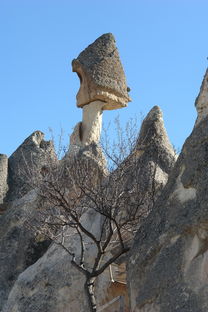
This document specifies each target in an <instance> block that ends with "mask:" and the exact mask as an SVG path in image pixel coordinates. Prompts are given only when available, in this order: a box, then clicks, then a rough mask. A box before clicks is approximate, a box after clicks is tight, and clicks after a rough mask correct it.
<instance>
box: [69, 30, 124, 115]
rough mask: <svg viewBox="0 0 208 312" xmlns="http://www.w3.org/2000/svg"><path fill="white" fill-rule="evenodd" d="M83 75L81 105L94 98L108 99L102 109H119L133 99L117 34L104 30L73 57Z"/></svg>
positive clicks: (76, 66)
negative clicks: (128, 89)
mask: <svg viewBox="0 0 208 312" xmlns="http://www.w3.org/2000/svg"><path fill="white" fill-rule="evenodd" d="M72 70H73V71H74V72H76V73H77V74H78V76H79V78H80V89H79V92H78V94H77V106H78V107H83V106H84V105H87V104H89V103H90V102H93V101H97V100H100V101H103V102H106V104H105V105H104V107H103V108H102V109H104V110H105V109H110V110H111V109H117V108H121V107H125V106H127V103H128V102H129V101H130V98H129V95H128V92H127V84H126V78H125V74H124V70H123V67H122V64H121V61H120V57H119V53H118V49H117V47H116V42H115V39H114V36H113V35H112V34H111V33H108V34H104V35H102V36H101V37H99V38H98V39H97V40H95V41H94V42H93V43H92V44H90V45H89V46H88V47H87V48H86V49H85V50H84V51H82V52H81V53H80V54H79V56H78V57H77V59H74V60H73V61H72Z"/></svg>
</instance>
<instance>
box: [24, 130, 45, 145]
mask: <svg viewBox="0 0 208 312" xmlns="http://www.w3.org/2000/svg"><path fill="white" fill-rule="evenodd" d="M44 136H45V135H44V133H43V132H42V131H39V130H37V131H34V132H33V133H32V134H31V135H30V136H29V137H28V138H27V139H26V140H25V141H24V142H23V143H22V144H30V143H31V144H35V145H38V146H39V145H40V144H41V142H42V141H43V139H44Z"/></svg>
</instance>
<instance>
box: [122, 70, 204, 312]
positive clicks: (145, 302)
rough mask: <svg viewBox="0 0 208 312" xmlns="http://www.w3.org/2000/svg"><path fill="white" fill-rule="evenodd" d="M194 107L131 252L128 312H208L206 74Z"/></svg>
mask: <svg viewBox="0 0 208 312" xmlns="http://www.w3.org/2000/svg"><path fill="white" fill-rule="evenodd" d="M196 107H197V110H198V112H199V115H198V118H197V123H196V125H195V127H194V129H193V131H192V133H191V135H190V136H189V138H188V139H187V140H186V142H185V144H184V146H183V149H182V152H181V154H180V156H179V158H178V160H177V163H176V165H175V167H174V169H173V171H172V172H171V174H170V176H169V180H168V183H167V184H166V186H165V188H164V189H163V191H162V194H161V196H160V197H159V198H158V200H157V201H156V203H155V206H154V209H153V211H152V212H151V214H150V215H149V216H148V218H147V219H146V221H145V223H144V224H143V225H142V227H141V228H140V229H139V231H138V233H137V235H136V239H135V241H134V245H133V247H132V250H131V257H130V260H129V263H128V285H129V291H130V301H131V310H132V312H146V311H149V312H167V311H171V312H205V311H208V301H207V295H208V279H207V273H208V272H207V267H208V260H207V259H208V253H207V249H208V245H207V242H208V206H207V202H208V192H207V184H208V175H207V172H208V116H207V108H208V71H207V72H206V74H205V77H204V80H203V83H202V87H201V90H200V93H199V96H198V98H197V100H196Z"/></svg>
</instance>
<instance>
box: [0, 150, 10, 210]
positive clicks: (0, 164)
mask: <svg viewBox="0 0 208 312" xmlns="http://www.w3.org/2000/svg"><path fill="white" fill-rule="evenodd" d="M7 179H8V158H7V156H6V155H4V154H0V204H2V203H3V201H4V198H5V196H6V193H7V191H8V185H7ZM0 213H1V210H0Z"/></svg>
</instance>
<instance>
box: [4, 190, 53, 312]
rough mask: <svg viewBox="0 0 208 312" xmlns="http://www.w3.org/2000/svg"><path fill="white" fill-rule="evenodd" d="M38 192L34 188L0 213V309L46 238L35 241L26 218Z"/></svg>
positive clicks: (41, 253) (31, 212)
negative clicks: (41, 240)
mask: <svg viewBox="0 0 208 312" xmlns="http://www.w3.org/2000/svg"><path fill="white" fill-rule="evenodd" d="M36 207H37V194H36V192H34V191H31V192H29V193H28V194H27V195H25V196H24V197H22V198H21V199H19V200H16V201H13V202H12V203H9V204H8V207H7V210H6V211H5V212H4V214H3V215H2V216H1V217H0V310H1V308H2V306H3V304H4V302H5V301H6V300H7V297H8V294H9V291H10V290H11V288H12V286H13V284H14V283H15V281H16V279H17V277H18V275H19V274H20V273H21V272H23V271H24V270H25V269H26V268H27V267H28V266H30V265H31V264H33V263H35V262H36V261H37V260H38V258H40V257H41V256H42V255H43V253H44V252H45V251H46V250H47V247H48V245H49V242H47V241H43V242H38V241H36V239H35V237H34V234H33V231H31V229H30V227H29V225H28V226H26V224H25V221H28V220H29V215H30V214H31V215H34V212H35V209H36Z"/></svg>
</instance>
